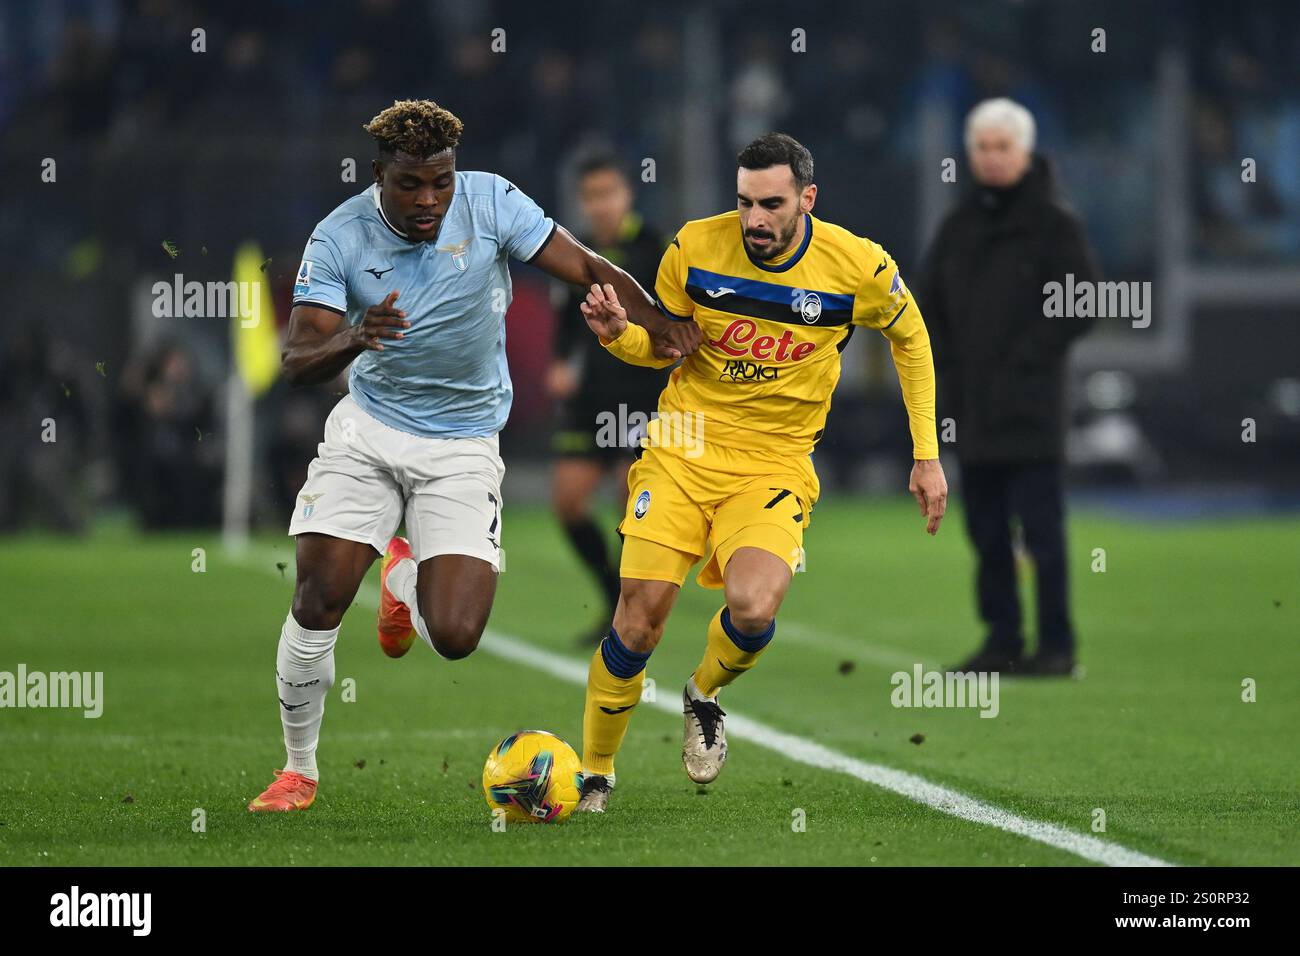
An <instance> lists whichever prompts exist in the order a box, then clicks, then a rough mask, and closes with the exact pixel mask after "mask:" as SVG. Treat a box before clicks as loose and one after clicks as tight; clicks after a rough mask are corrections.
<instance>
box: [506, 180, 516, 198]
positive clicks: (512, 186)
mask: <svg viewBox="0 0 1300 956" xmlns="http://www.w3.org/2000/svg"><path fill="white" fill-rule="evenodd" d="M515 188H516V187H515V184H514V183H506V195H507V196H509V195H510V194H511V193H512V192H514V191H515Z"/></svg>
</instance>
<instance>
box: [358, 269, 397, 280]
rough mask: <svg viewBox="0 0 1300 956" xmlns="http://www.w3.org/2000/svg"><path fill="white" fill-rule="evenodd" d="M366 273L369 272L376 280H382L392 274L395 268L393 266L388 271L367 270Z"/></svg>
mask: <svg viewBox="0 0 1300 956" xmlns="http://www.w3.org/2000/svg"><path fill="white" fill-rule="evenodd" d="M365 271H366V272H369V273H370V274H371V275H372V276H374V277H375V278H376V279H382V278H383V277H384V276H386V275H387V274H388V273H390V272H392V271H393V267H392V266H389V267H388V268H387V269H367V270H365Z"/></svg>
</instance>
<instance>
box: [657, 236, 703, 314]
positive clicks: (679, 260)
mask: <svg viewBox="0 0 1300 956" xmlns="http://www.w3.org/2000/svg"><path fill="white" fill-rule="evenodd" d="M655 301H656V303H657V304H658V305H659V308H660V309H661V310H662V311H664V312H667V313H668V315H669V316H670V317H671V318H674V319H689V318H691V317H692V316H693V315H695V302H694V301H693V300H692V299H691V297H690V296H689V295H687V294H686V263H685V261H684V257H683V253H682V243H681V236H680V235H679V236H677V237H676V238H674V239H673V241H672V242H670V243H668V248H667V249H665V250H664V254H663V258H661V259H660V260H659V273H658V275H656V276H655Z"/></svg>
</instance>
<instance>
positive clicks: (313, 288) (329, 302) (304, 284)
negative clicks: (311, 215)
mask: <svg viewBox="0 0 1300 956" xmlns="http://www.w3.org/2000/svg"><path fill="white" fill-rule="evenodd" d="M293 304H294V305H315V306H319V307H321V308H323V309H329V310H330V311H332V312H338V313H340V314H344V315H346V314H347V311H348V284H347V270H346V269H345V268H344V266H343V255H342V253H341V252H340V251H339V248H338V244H337V243H336V242H335V240H334V238H333V237H332V236H330V235H329V234H328V233H325V232H323V231H322V230H321V229H320V228H319V227H317V230H316V232H314V233H312V236H311V238H310V239H308V240H307V248H306V249H305V250H303V254H302V262H301V263H299V265H298V274H297V275H296V276H295V277H294V280H293Z"/></svg>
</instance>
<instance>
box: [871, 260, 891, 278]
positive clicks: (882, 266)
mask: <svg viewBox="0 0 1300 956" xmlns="http://www.w3.org/2000/svg"><path fill="white" fill-rule="evenodd" d="M888 264H889V260H888V259H886V260H885V261H884V262H882V263H881V264H880V265H878V266H876V271H875V272H873V273H871V278H873V279H874V278H875V277H876V276H878V275H880V273H882V272H884V271H885V266H886V265H888Z"/></svg>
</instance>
